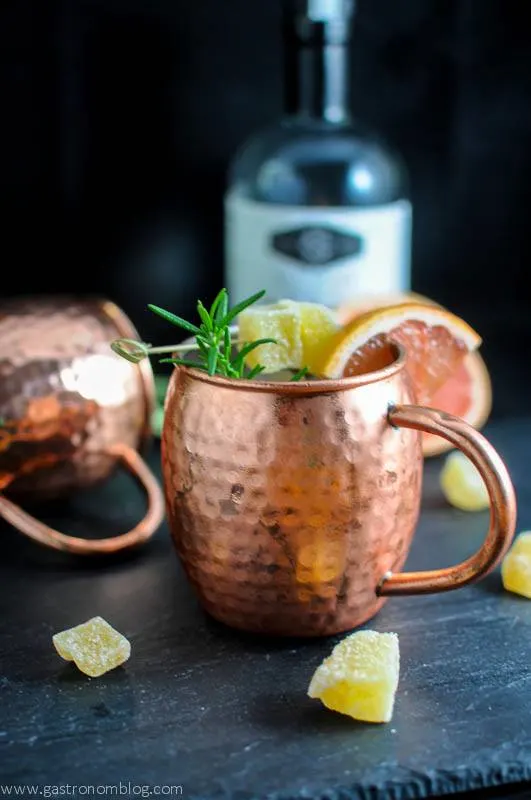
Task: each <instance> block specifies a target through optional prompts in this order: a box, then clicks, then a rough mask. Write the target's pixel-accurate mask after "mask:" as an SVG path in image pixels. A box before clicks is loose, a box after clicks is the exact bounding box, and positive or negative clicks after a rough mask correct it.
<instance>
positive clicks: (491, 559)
mask: <svg viewBox="0 0 531 800" xmlns="http://www.w3.org/2000/svg"><path fill="white" fill-rule="evenodd" d="M405 363H406V355H405V353H404V351H403V350H401V349H400V348H394V347H393V348H390V351H389V364H388V366H385V367H384V368H383V369H381V370H379V371H377V372H373V373H370V374H366V375H361V376H356V377H352V378H346V379H341V380H323V381H312V382H301V383H289V382H287V383H273V382H272V383H268V382H265V381H247V380H227V379H224V378H220V377H209V376H208V375H207V374H206V373H203V372H200V371H196V370H193V369H190V368H186V367H177V368H176V369H175V371H174V373H173V375H172V378H171V381H170V386H169V391H168V394H167V398H166V408H165V423H164V429H163V435H162V467H163V475H164V489H165V494H166V505H167V511H168V516H169V522H170V528H171V533H172V537H173V542H174V544H175V548H176V550H177V553H178V555H179V557H180V560H181V562H182V564H183V566H184V569H185V571H186V574H187V576H188V578H189V580H190V582H191V583H192V585H193V586H194V587H195V590H196V592H197V595H198V597H199V600H200V602H201V604H202V605H203V607H204V609H205V610H206V611H207V612H209V613H210V614H211V615H212V616H213V617H215V618H217V619H218V620H220V621H222V622H224V623H226V624H228V625H230V626H233V627H236V628H241V629H245V630H248V631H255V632H262V633H268V634H281V635H291V636H323V635H329V634H335V633H339V632H342V631H346V630H350V629H352V628H354V627H356V626H358V625H360V624H362V623H363V622H365V621H366V620H368V619H369V618H371V617H372V616H373V615H374V614H376V612H377V611H378V610H379V609H380V608H381V606H382V605H383V603H384V602H385V600H386V598H388V597H389V596H391V595H406V594H420V593H428V592H442V591H447V590H450V589H457V588H459V587H461V586H464V585H465V584H468V583H470V582H472V581H477V580H478V579H480V578H481V577H482V576H484V575H486V574H487V573H488V572H490V571H491V570H492V569H493V568H494V567H495V566H496V565H497V564H498V563H499V561H500V560H501V558H502V556H503V555H504V553H505V552H506V550H507V548H508V546H509V544H510V542H511V539H512V537H513V535H514V528H515V519H516V501H515V496H514V490H513V487H512V484H511V480H510V477H509V475H508V472H507V469H506V467H505V465H504V463H503V461H502V459H501V458H500V456H499V455H498V454H497V453H496V451H495V450H494V448H493V447H492V445H490V444H489V443H488V441H486V439H485V438H484V437H483V436H482V435H481V434H480V433H478V432H477V431H476V430H474V429H473V428H472V427H471V426H470V425H468V424H467V423H466V422H464V421H463V420H461V419H457V418H456V417H453V416H450V415H448V414H446V413H444V412H441V411H436V410H433V409H429V408H422V407H420V406H416V405H412V403H413V402H414V396H413V391H412V387H411V384H410V381H409V378H408V375H407V372H406V371H405V369H404V366H405ZM421 431H424V432H427V433H431V434H438V435H439V436H442V437H443V438H445V439H447V440H448V441H449V442H451V444H452V445H454V446H455V447H458V448H460V449H461V450H462V451H463V452H464V453H465V454H466V455H467V456H469V458H470V459H471V460H472V462H473V463H474V464H475V465H476V467H477V468H478V469H479V471H480V473H481V475H482V477H483V479H484V481H485V484H486V486H487V489H488V492H489V496H490V500H491V520H490V529H489V532H488V534H487V536H486V539H485V541H484V543H483V545H482V547H481V548H480V549H479V550H478V552H477V553H476V554H475V555H473V556H472V557H471V558H469V559H467V560H466V561H464V562H462V563H460V564H458V565H456V566H454V567H450V568H447V569H438V570H432V571H428V572H413V573H410V572H401V571H400V570H401V568H402V566H403V564H404V562H405V560H406V557H407V555H408V552H409V549H410V545H411V542H412V538H413V535H414V531H415V527H416V524H417V518H418V514H419V506H420V498H421V483H422V468H423V459H422V452H421Z"/></svg>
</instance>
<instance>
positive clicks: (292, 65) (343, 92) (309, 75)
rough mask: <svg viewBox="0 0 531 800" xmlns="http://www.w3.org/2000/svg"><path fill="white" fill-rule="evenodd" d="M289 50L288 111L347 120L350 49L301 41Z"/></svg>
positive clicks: (298, 114) (335, 120) (292, 114)
mask: <svg viewBox="0 0 531 800" xmlns="http://www.w3.org/2000/svg"><path fill="white" fill-rule="evenodd" d="M287 50H288V52H287V53H286V69H285V103H284V110H285V113H286V114H288V115H289V116H298V117H307V118H308V117H309V118H311V119H315V120H320V121H322V122H329V123H339V124H340V123H344V122H346V121H347V120H348V119H349V117H350V108H349V101H348V91H349V86H348V48H347V47H345V46H344V45H336V44H326V45H323V46H321V47H316V46H314V45H306V46H305V45H301V44H298V46H297V47H296V48H291V49H290V48H287Z"/></svg>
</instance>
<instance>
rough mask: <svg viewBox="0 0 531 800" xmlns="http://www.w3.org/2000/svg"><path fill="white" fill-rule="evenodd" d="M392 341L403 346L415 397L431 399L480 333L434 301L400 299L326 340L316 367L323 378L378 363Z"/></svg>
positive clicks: (387, 354)
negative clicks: (320, 362) (326, 349)
mask: <svg viewBox="0 0 531 800" xmlns="http://www.w3.org/2000/svg"><path fill="white" fill-rule="evenodd" d="M393 343H398V344H401V345H403V346H404V348H405V349H406V351H407V357H408V361H407V370H408V372H409V375H410V377H411V379H412V381H413V384H414V387H415V394H416V399H417V402H418V403H420V404H421V405H431V401H432V398H433V396H434V395H435V393H436V392H437V391H438V390H439V389H440V388H441V387H442V386H443V384H444V383H445V382H446V381H447V380H448V379H449V378H450V377H451V376H452V375H453V374H454V373H455V372H456V371H457V369H458V367H459V366H460V365H461V364H462V362H463V360H464V358H465V356H466V355H467V354H468V353H470V352H473V351H475V350H477V348H478V347H479V345H480V344H481V337H480V336H479V334H477V333H476V332H475V331H474V330H473V329H472V328H471V327H470V325H468V324H467V323H466V322H465V321H464V320H462V319H460V318H459V317H457V316H456V315H455V314H452V313H451V312H450V311H447V310H446V309H444V308H440V307H439V306H436V305H433V306H430V305H426V304H425V303H401V304H398V305H394V306H386V307H383V308H376V309H373V310H371V311H367V312H366V313H365V314H361V315H360V316H359V317H356V318H355V319H354V320H352V322H350V323H349V324H348V325H347V326H345V327H344V328H343V329H342V330H341V331H340V332H339V333H338V334H337V335H336V337H335V338H334V340H333V341H332V344H331V347H330V350H329V352H328V355H327V357H326V358H325V359H324V363H323V365H322V367H321V369H320V373H321V374H322V375H323V376H324V377H327V378H341V377H349V376H351V375H360V374H364V373H367V372H372V371H374V370H377V369H381V368H382V367H384V366H386V365H387V364H389V362H390V357H391V353H392V346H393Z"/></svg>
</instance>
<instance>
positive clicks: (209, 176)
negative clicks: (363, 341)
mask: <svg viewBox="0 0 531 800" xmlns="http://www.w3.org/2000/svg"><path fill="white" fill-rule="evenodd" d="M527 11H528V3H527V2H525V0H519V1H518V0H460V1H458V0H359V4H358V16H357V21H356V26H355V32H354V44H353V58H352V69H351V72H352V97H353V102H354V108H355V112H356V114H357V115H358V116H359V117H360V118H361V119H362V120H363V121H364V122H365V123H371V124H372V125H373V126H374V127H375V129H377V130H378V131H380V132H381V133H383V134H385V135H386V136H387V137H388V138H389V139H390V140H391V141H392V142H393V144H394V145H395V146H397V147H398V148H399V149H400V150H401V151H402V154H403V156H404V158H405V160H406V162H407V164H408V166H409V170H410V174H411V181H412V192H413V203H414V211H415V229H414V243H413V287H414V288H415V289H416V290H417V291H419V292H423V293H426V294H428V295H431V296H433V297H435V298H436V299H438V300H440V301H441V302H443V303H445V304H447V305H449V306H450V307H451V308H453V309H454V310H455V311H457V312H458V313H459V312H460V313H463V314H465V313H466V314H467V315H468V317H469V318H470V321H471V322H472V323H476V324H478V323H480V324H483V325H484V324H485V319H487V318H488V319H489V320H490V319H492V317H493V316H495V317H496V318H500V319H501V318H504V319H505V318H508V319H510V320H511V322H512V323H514V321H515V320H516V319H518V320H520V321H523V323H522V324H524V328H525V329H526V330H527V323H526V319H527V312H528V310H529V306H530V294H529V291H528V289H527V285H528V257H529V250H530V247H529V233H530V231H531V224H530V223H531V28H530V26H529V23H528V22H527V13H526V12H527ZM279 21H280V0H223V1H222V0H197V2H190V0H1V3H0V58H1V59H2V60H3V68H2V71H1V73H0V75H1V87H2V89H1V109H0V113H1V124H0V131H1V132H0V141H1V143H2V146H1V149H0V199H1V200H2V203H1V205H2V207H3V208H4V210H3V211H2V225H1V231H2V244H3V255H2V259H1V262H0V263H1V266H0V274H1V278H2V287H1V292H2V293H3V294H4V295H8V294H18V293H27V292H28V291H30V292H58V291H60V292H71V291H79V292H82V293H99V294H105V295H107V296H109V297H111V298H112V299H114V300H115V301H116V302H118V303H119V304H120V305H122V307H123V308H124V309H125V310H126V311H127V312H128V313H129V314H130V315H131V316H132V318H133V320H134V322H135V323H136V325H137V326H138V327H139V328H140V329H141V331H142V334H143V336H144V338H146V339H150V340H152V341H153V339H157V340H161V339H162V338H164V337H165V336H167V327H166V326H164V323H160V322H159V321H158V320H156V319H154V318H153V317H152V316H151V315H150V314H149V312H147V311H146V310H145V306H146V304H147V303H148V302H153V303H158V304H159V305H163V306H165V307H169V308H172V309H173V310H174V311H177V312H179V313H181V314H185V315H192V314H193V312H194V301H195V299H196V298H197V297H198V296H201V297H204V298H206V299H209V298H211V297H212V296H213V295H214V293H215V292H216V290H217V289H218V288H219V287H220V285H222V281H223V278H222V243H223V238H222V237H223V220H222V195H223V189H224V186H225V176H226V169H227V166H228V162H229V159H230V157H231V155H232V154H233V153H234V151H235V150H236V148H237V147H238V146H239V145H240V144H241V142H242V140H244V139H245V137H246V136H248V135H249V134H250V133H251V132H253V131H254V130H255V129H256V128H257V127H259V126H261V125H263V124H265V123H268V122H269V121H270V120H271V119H273V118H275V117H276V116H277V115H278V114H279V113H280V111H281V104H282V54H281V48H280V41H281V38H280V28H279ZM484 318H485V319H484ZM170 335H171V334H170ZM515 335H516V336H518V335H519V334H518V333H517V334H515ZM511 338H514V337H512V336H509V340H511ZM509 351H510V352H512V349H511V347H509ZM509 351H508V352H509Z"/></svg>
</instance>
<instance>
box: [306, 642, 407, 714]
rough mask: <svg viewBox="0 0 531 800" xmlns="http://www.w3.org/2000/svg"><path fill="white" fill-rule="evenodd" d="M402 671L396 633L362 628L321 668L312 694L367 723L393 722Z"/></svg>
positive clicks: (337, 646) (324, 702) (311, 691)
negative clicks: (391, 720) (400, 672)
mask: <svg viewBox="0 0 531 800" xmlns="http://www.w3.org/2000/svg"><path fill="white" fill-rule="evenodd" d="M399 671H400V652H399V647H398V636H397V634H396V633H377V632H376V631H367V630H364V631H358V632H356V633H352V634H351V635H350V636H347V637H346V638H345V639H343V640H342V641H341V642H339V644H337V645H336V646H335V647H334V649H333V650H332V653H331V655H330V656H328V658H325V660H324V661H323V663H322V664H321V665H320V666H319V667H317V669H316V671H315V673H314V675H313V678H312V680H311V682H310V686H309V689H308V695H309V696H310V697H313V698H317V699H319V700H321V702H322V703H323V704H324V705H325V706H326V707H327V708H330V709H332V711H339V713H340V714H346V715H347V716H349V717H353V719H357V720H361V721H363V722H389V720H390V719H391V717H392V715H393V707H394V702H395V694H396V689H397V686H398V675H399Z"/></svg>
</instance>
